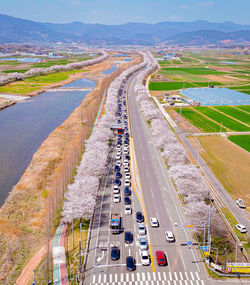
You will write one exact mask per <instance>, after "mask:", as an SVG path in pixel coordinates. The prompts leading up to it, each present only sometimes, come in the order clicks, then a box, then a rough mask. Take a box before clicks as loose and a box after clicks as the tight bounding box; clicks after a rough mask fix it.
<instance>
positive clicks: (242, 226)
mask: <svg viewBox="0 0 250 285" xmlns="http://www.w3.org/2000/svg"><path fill="white" fill-rule="evenodd" d="M237 226H238V227H241V228H245V226H244V225H242V224H237Z"/></svg>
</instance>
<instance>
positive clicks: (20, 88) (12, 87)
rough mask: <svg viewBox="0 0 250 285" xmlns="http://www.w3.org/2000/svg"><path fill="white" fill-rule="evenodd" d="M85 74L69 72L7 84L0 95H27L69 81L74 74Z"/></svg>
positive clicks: (0, 87) (76, 71)
mask: <svg viewBox="0 0 250 285" xmlns="http://www.w3.org/2000/svg"><path fill="white" fill-rule="evenodd" d="M83 72H87V70H69V71H63V72H55V73H50V74H45V75H37V76H32V77H29V78H26V79H24V80H23V81H16V82H12V83H9V84H6V85H4V86H0V93H12V94H22V95H25V94H28V93H30V92H33V91H36V90H39V89H41V88H44V87H48V86H50V85H51V84H54V83H58V82H61V81H64V80H66V79H68V78H69V76H70V75H72V74H76V73H83Z"/></svg>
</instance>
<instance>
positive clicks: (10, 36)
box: [0, 14, 250, 45]
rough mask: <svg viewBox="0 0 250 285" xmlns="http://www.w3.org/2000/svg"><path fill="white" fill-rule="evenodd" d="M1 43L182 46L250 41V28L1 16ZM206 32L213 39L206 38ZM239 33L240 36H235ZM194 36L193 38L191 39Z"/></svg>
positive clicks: (201, 23) (228, 24)
mask: <svg viewBox="0 0 250 285" xmlns="http://www.w3.org/2000/svg"><path fill="white" fill-rule="evenodd" d="M0 27H1V29H0V43H35V44H43V43H55V42H57V41H61V42H63V43H71V42H78V43H81V42H82V43H88V44H92V45H100V44H101V45H118V44H122V45H154V44H157V43H161V42H164V41H167V42H171V43H178V44H186V43H199V44H204V43H211V42H213V43H216V42H218V41H221V40H223V39H226V38H227V39H229V40H235V37H237V33H238V36H240V39H242V40H243V41H244V42H245V41H249V40H248V36H247V32H249V31H250V25H239V24H235V23H232V22H224V23H211V22H207V21H202V20H198V21H194V22H161V23H157V24H146V23H126V24H123V25H101V24H85V23H82V22H73V23H68V24H52V23H39V22H34V21H29V20H23V19H19V18H15V17H11V16H8V15H3V14H0ZM206 32H207V33H208V34H209V38H206V36H205V34H206ZM235 33H236V34H235ZM190 37H191V38H190Z"/></svg>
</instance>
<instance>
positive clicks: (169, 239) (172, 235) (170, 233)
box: [165, 231, 175, 242]
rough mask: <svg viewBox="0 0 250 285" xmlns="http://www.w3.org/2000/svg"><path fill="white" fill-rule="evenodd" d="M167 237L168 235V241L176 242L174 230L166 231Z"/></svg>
mask: <svg viewBox="0 0 250 285" xmlns="http://www.w3.org/2000/svg"><path fill="white" fill-rule="evenodd" d="M165 237H166V240H167V241H168V242H175V237H174V234H173V232H171V231H166V232H165Z"/></svg>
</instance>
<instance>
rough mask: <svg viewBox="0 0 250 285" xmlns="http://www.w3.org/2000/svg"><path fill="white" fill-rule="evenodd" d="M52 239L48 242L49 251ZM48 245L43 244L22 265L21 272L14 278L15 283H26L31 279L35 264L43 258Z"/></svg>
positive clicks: (22, 284)
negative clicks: (26, 262) (23, 265)
mask: <svg viewBox="0 0 250 285" xmlns="http://www.w3.org/2000/svg"><path fill="white" fill-rule="evenodd" d="M51 246H52V240H51V241H50V243H49V251H51V248H52V247H51ZM47 249H48V245H47V244H45V245H44V246H43V247H42V248H41V249H40V250H39V251H38V252H37V253H36V254H35V255H34V256H33V257H32V258H31V260H30V261H29V262H28V264H27V265H26V266H25V267H24V269H23V271H22V273H21V274H20V275H19V277H18V278H17V280H16V285H26V284H28V282H29V281H30V280H31V278H32V276H33V270H35V269H36V268H37V266H38V265H39V264H40V263H41V261H42V260H43V258H44V257H45V255H46V253H47Z"/></svg>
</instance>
